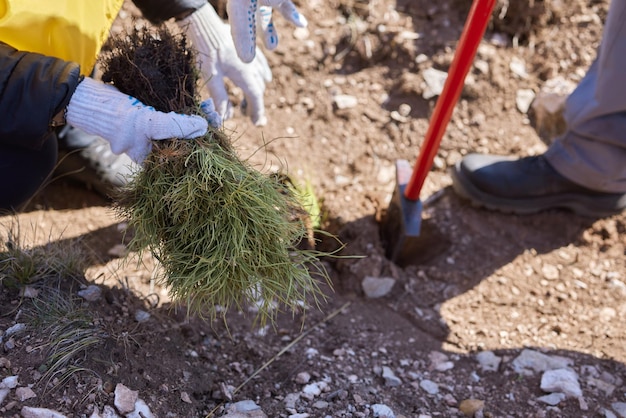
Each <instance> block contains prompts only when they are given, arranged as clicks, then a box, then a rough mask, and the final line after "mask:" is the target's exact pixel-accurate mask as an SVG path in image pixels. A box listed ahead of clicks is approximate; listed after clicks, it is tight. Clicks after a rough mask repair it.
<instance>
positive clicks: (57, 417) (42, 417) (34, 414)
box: [20, 406, 67, 418]
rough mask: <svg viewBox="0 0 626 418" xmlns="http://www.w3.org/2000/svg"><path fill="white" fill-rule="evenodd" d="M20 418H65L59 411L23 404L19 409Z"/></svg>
mask: <svg viewBox="0 0 626 418" xmlns="http://www.w3.org/2000/svg"><path fill="white" fill-rule="evenodd" d="M20 413H21V414H22V418H67V416H65V415H63V414H62V413H60V412H57V411H53V410H52V409H47V408H33V407H31V406H24V407H23V408H22V410H21V411H20Z"/></svg>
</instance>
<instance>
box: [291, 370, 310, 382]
mask: <svg viewBox="0 0 626 418" xmlns="http://www.w3.org/2000/svg"><path fill="white" fill-rule="evenodd" d="M295 380H296V383H298V384H301V385H306V384H307V383H309V382H310V381H311V374H310V373H308V372H300V373H298V375H297V376H296V379H295Z"/></svg>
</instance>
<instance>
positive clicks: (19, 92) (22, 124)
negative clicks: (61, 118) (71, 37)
mask: <svg viewBox="0 0 626 418" xmlns="http://www.w3.org/2000/svg"><path fill="white" fill-rule="evenodd" d="M79 81H80V68H79V66H78V64H76V63H72V62H67V61H63V60H61V59H58V58H53V57H48V56H45V55H41V54H36V53H32V52H24V51H18V50H16V49H15V48H13V47H11V46H9V45H7V44H5V43H2V42H0V143H1V144H6V145H17V146H22V147H28V148H33V149H38V148H39V147H41V145H42V144H43V142H44V141H45V139H46V137H47V136H48V135H49V134H50V133H51V132H52V130H51V127H50V122H51V120H52V118H53V117H54V116H55V115H56V114H57V113H59V112H60V111H62V110H63V109H64V108H65V107H66V106H67V105H68V103H69V101H70V97H72V94H74V91H75V90H76V86H77V85H78V83H79Z"/></svg>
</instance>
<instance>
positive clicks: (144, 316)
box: [135, 309, 150, 322]
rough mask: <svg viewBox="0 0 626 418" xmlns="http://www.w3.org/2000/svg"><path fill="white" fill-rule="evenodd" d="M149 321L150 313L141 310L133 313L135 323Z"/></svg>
mask: <svg viewBox="0 0 626 418" xmlns="http://www.w3.org/2000/svg"><path fill="white" fill-rule="evenodd" d="M148 319H150V313H149V312H146V311H144V310H141V309H137V310H136V311H135V321H137V322H146V321H147V320H148Z"/></svg>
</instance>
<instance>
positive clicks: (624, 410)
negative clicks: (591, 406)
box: [611, 402, 626, 418]
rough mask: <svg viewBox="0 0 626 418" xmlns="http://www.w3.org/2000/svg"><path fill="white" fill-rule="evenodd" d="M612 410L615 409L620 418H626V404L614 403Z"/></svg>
mask: <svg viewBox="0 0 626 418" xmlns="http://www.w3.org/2000/svg"><path fill="white" fill-rule="evenodd" d="M611 408H613V410H614V411H615V412H617V413H618V414H619V416H620V417H622V418H626V402H613V403H612V404H611Z"/></svg>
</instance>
